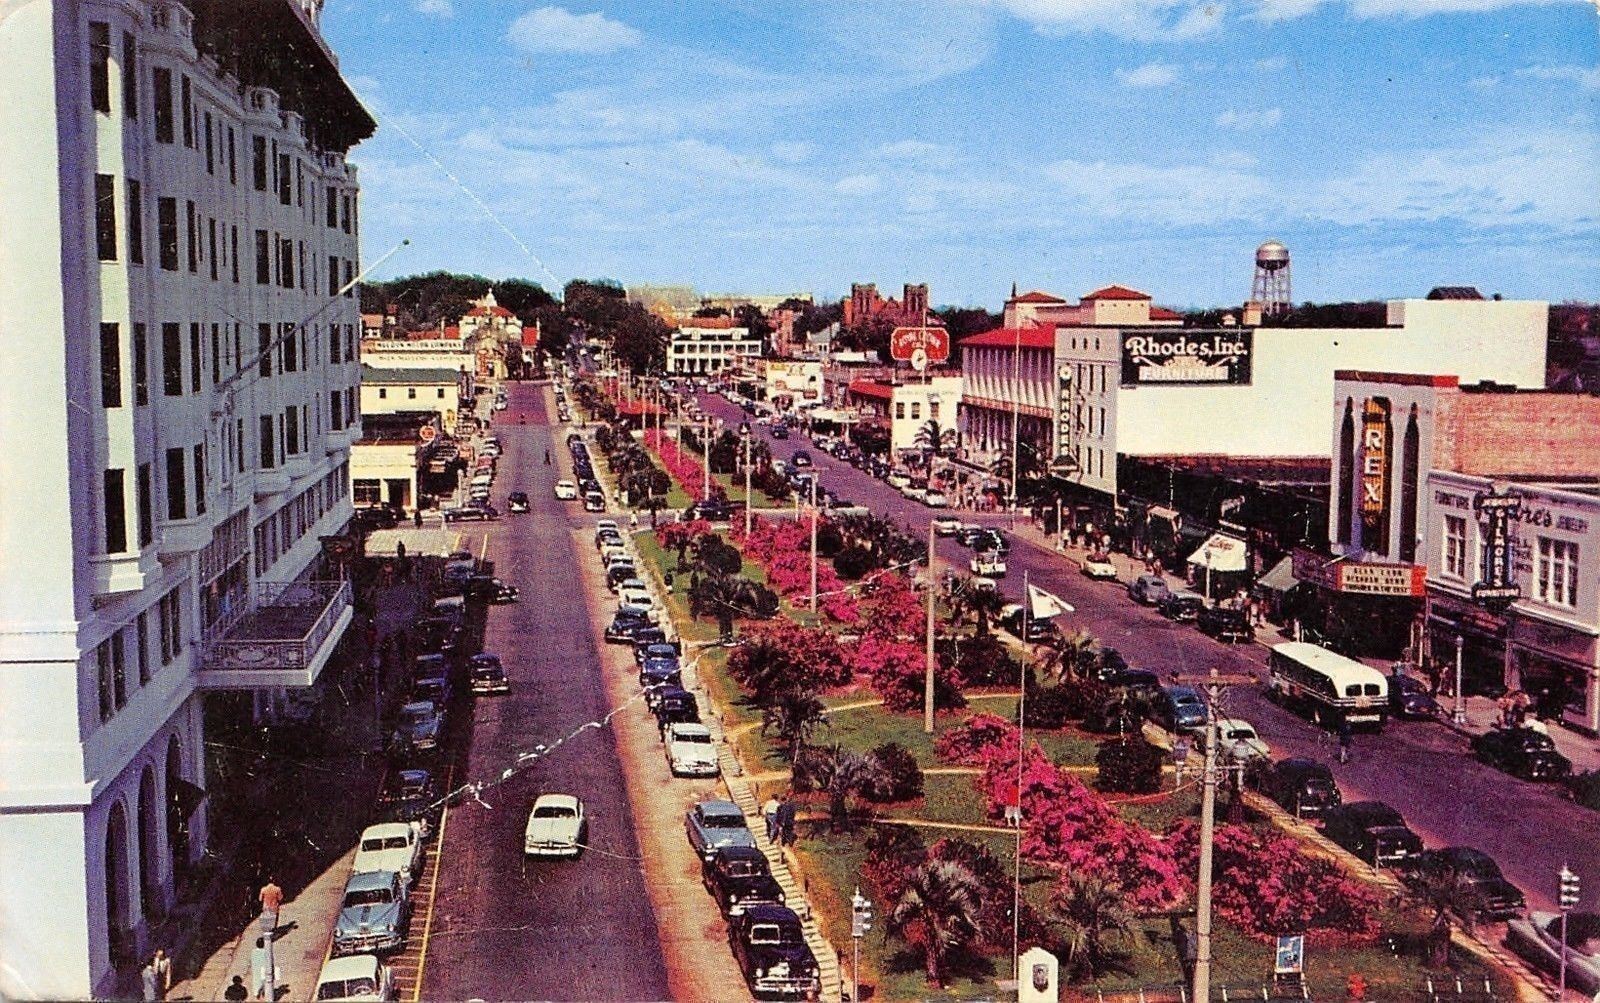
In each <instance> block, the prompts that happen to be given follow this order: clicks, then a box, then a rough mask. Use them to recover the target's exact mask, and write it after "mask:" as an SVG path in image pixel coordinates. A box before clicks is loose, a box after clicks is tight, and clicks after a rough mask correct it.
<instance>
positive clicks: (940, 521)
mask: <svg viewBox="0 0 1600 1003" xmlns="http://www.w3.org/2000/svg"><path fill="white" fill-rule="evenodd" d="M961 527H962V523H961V520H960V519H957V518H956V517H955V516H953V515H936V516H934V517H933V533H934V535H935V536H955V535H956V534H957V533H959V532H961Z"/></svg>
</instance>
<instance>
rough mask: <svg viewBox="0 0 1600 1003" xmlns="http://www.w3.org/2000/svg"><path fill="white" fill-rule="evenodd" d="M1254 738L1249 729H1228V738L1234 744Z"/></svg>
mask: <svg viewBox="0 0 1600 1003" xmlns="http://www.w3.org/2000/svg"><path fill="white" fill-rule="evenodd" d="M1255 737H1256V733H1255V732H1254V731H1251V730H1250V729H1249V728H1230V729H1229V730H1228V738H1230V739H1232V740H1233V741H1235V742H1248V741H1250V740H1251V739H1253V738H1255Z"/></svg>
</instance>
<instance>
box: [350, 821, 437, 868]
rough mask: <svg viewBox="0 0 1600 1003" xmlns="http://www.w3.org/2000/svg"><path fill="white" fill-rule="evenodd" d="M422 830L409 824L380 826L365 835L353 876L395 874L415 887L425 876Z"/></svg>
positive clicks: (367, 830) (359, 843) (352, 864)
mask: <svg viewBox="0 0 1600 1003" xmlns="http://www.w3.org/2000/svg"><path fill="white" fill-rule="evenodd" d="M421 829H422V826H421V825H419V824H417V823H415V822H411V823H407V822H380V823H378V824H377V825H369V826H367V827H366V829H364V830H362V832H361V839H360V840H359V841H358V842H357V843H356V857H355V860H354V861H353V862H352V863H351V864H350V870H351V872H352V873H356V874H360V873H362V872H363V871H394V872H395V873H396V874H404V875H405V876H406V880H408V881H411V882H413V883H415V882H416V880H417V875H419V874H421V873H422V832H421Z"/></svg>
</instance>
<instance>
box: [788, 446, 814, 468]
mask: <svg viewBox="0 0 1600 1003" xmlns="http://www.w3.org/2000/svg"><path fill="white" fill-rule="evenodd" d="M810 466H811V454H810V453H808V452H806V451H805V450H803V449H797V450H795V451H794V453H793V455H791V456H790V457H789V469H791V470H796V469H804V468H807V467H810Z"/></svg>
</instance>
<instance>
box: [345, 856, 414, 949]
mask: <svg viewBox="0 0 1600 1003" xmlns="http://www.w3.org/2000/svg"><path fill="white" fill-rule="evenodd" d="M409 884H410V882H409V880H408V879H407V878H406V877H404V876H403V875H401V874H399V873H397V872H395V871H366V872H363V873H358V874H352V875H350V878H349V880H348V881H346V882H345V886H344V898H343V899H342V901H341V902H340V905H339V916H338V919H336V920H335V921H334V926H333V954H334V956H335V957H337V956H340V955H345V954H363V953H368V954H377V953H380V952H383V951H393V950H396V949H398V948H399V947H401V946H402V945H403V944H405V942H406V932H407V930H408V928H409V927H410V925H411V894H410V891H409Z"/></svg>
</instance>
